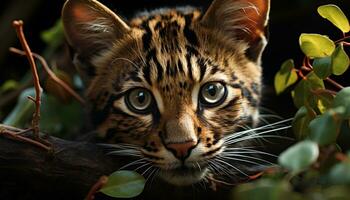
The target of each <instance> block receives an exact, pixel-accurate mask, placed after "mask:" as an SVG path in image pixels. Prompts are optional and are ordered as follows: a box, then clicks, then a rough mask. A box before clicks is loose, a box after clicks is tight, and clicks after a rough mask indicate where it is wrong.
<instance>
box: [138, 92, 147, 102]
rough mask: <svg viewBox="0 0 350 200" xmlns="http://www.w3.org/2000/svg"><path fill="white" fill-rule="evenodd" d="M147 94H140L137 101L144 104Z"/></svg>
mask: <svg viewBox="0 0 350 200" xmlns="http://www.w3.org/2000/svg"><path fill="white" fill-rule="evenodd" d="M145 99H146V97H145V93H143V92H139V94H138V96H137V100H138V102H139V103H140V104H142V103H143V102H145Z"/></svg>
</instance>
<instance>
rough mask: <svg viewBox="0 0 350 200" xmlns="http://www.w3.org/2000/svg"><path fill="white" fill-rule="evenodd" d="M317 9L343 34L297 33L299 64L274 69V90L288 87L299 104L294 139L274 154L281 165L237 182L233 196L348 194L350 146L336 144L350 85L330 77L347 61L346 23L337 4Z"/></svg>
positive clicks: (347, 119) (349, 118) (346, 122)
mask: <svg viewBox="0 0 350 200" xmlns="http://www.w3.org/2000/svg"><path fill="white" fill-rule="evenodd" d="M317 11H318V13H319V15H320V16H321V17H322V18H325V19H326V20H328V21H329V22H331V23H332V24H333V25H334V26H335V27H336V28H338V29H339V30H340V31H341V33H342V35H343V37H342V38H340V39H338V40H332V39H330V38H329V37H328V36H326V35H321V34H314V33H312V34H309V33H303V34H301V35H300V38H299V45H300V48H301V50H302V52H303V53H304V54H305V58H304V60H303V64H302V66H301V67H299V68H297V67H296V65H295V63H294V61H293V60H292V59H289V60H287V61H285V62H284V63H283V64H282V66H281V68H280V70H279V71H278V73H277V74H276V75H275V82H274V86H275V90H276V93H277V94H281V93H282V92H286V91H290V92H291V96H292V98H293V102H294V105H295V106H296V107H297V108H298V111H297V113H296V114H295V116H294V120H293V122H292V127H293V132H294V134H295V137H296V139H297V140H298V142H297V143H296V144H294V145H292V146H291V147H289V148H288V149H286V150H285V151H284V152H282V153H281V154H280V155H279V157H278V163H279V165H280V166H281V168H278V169H274V170H272V171H269V172H267V173H265V175H264V176H263V178H262V179H260V180H258V181H254V182H251V183H248V184H243V185H241V186H239V187H237V188H236V189H235V190H234V192H233V197H234V199H272V200H275V199H276V200H277V199H322V200H323V199H324V200H331V199H332V200H333V199H344V200H345V199H349V197H350V152H348V153H346V152H344V150H343V149H341V147H340V146H339V145H338V144H337V142H338V141H339V137H341V135H342V134H343V135H344V134H345V135H347V136H348V135H349V133H350V87H343V86H342V85H340V84H338V83H337V82H335V81H334V80H333V79H332V78H333V76H334V77H336V76H340V75H342V74H344V73H345V72H346V71H347V69H348V67H349V65H350V62H349V56H348V54H347V52H346V51H345V49H346V48H347V47H348V46H350V43H348V42H347V40H348V39H350V36H349V35H348V34H349V31H350V25H349V21H348V19H347V17H346V16H345V14H344V13H343V11H342V10H341V9H340V8H339V7H337V6H336V5H332V4H330V5H323V6H320V7H319V8H318V9H317ZM347 139H349V138H347ZM347 142H349V141H347Z"/></svg>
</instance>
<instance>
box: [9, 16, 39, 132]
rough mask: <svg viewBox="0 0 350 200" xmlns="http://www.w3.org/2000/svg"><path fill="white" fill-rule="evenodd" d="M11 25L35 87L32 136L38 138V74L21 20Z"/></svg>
mask: <svg viewBox="0 0 350 200" xmlns="http://www.w3.org/2000/svg"><path fill="white" fill-rule="evenodd" d="M12 25H13V26H14V28H15V29H16V33H17V36H18V39H19V41H20V42H21V45H22V48H23V49H24V51H25V53H26V55H27V58H28V61H29V64H30V67H31V70H32V75H33V81H34V88H35V99H34V103H35V112H34V114H33V120H32V127H33V134H34V138H35V139H39V121H40V104H41V87H40V82H39V75H38V71H37V68H36V65H35V61H34V58H33V55H32V52H31V50H30V47H29V45H28V43H27V40H26V38H25V36H24V33H23V21H22V20H15V21H13V22H12Z"/></svg>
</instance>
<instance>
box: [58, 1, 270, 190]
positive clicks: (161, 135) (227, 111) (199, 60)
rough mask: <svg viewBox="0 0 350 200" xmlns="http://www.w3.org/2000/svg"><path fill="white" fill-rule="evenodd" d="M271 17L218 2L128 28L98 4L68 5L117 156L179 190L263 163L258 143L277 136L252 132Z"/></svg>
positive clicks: (77, 52)
mask: <svg viewBox="0 0 350 200" xmlns="http://www.w3.org/2000/svg"><path fill="white" fill-rule="evenodd" d="M269 8H270V2H269V0H214V1H213V2H212V4H211V5H210V7H209V8H208V9H207V10H206V11H204V12H202V11H201V10H200V9H198V8H194V7H180V8H163V9H157V10H154V11H150V12H142V13H139V14H137V15H136V16H135V17H134V18H132V19H130V20H127V21H126V20H123V19H122V18H121V17H120V16H118V14H116V13H114V12H113V11H111V10H110V9H109V8H107V7H106V6H104V5H103V4H101V3H99V2H98V1H96V0H68V1H67V2H66V3H65V6H64V8H63V12H62V13H63V15H62V18H63V24H64V30H65V36H66V39H67V41H68V44H69V45H70V47H71V48H72V50H73V52H74V54H73V61H74V64H75V65H76V67H77V69H78V71H79V73H80V75H81V77H82V78H83V80H84V83H85V86H86V98H87V99H88V100H89V102H90V104H91V116H92V118H93V123H94V127H95V130H96V131H97V132H98V135H99V137H101V138H103V139H104V140H105V141H106V142H108V143H112V144H114V145H113V146H114V147H115V149H114V150H113V151H112V152H110V153H111V154H113V155H115V156H124V157H126V158H127V159H129V160H130V162H129V163H128V166H132V165H134V166H135V168H136V167H138V168H137V169H142V170H143V171H142V172H143V174H147V173H148V174H150V175H154V174H156V175H157V176H159V177H160V178H162V179H163V180H165V181H166V182H168V183H170V184H173V185H178V186H184V185H191V184H194V183H198V182H201V181H203V180H206V179H207V178H208V177H209V176H211V175H214V176H216V177H218V178H219V179H220V177H222V178H224V177H226V178H227V177H229V178H234V176H233V175H234V174H236V173H243V174H244V170H243V169H242V166H243V167H244V165H245V164H258V163H259V162H260V161H261V159H259V158H258V157H254V156H251V154H259V153H263V152H260V151H257V150H254V149H252V148H250V146H249V144H250V142H251V141H252V140H253V139H255V138H258V137H260V136H261V132H260V133H256V132H255V131H259V130H266V129H268V126H263V127H259V128H253V127H254V126H255V125H257V124H258V121H259V104H260V99H261V90H262V89H261V88H262V69H261V55H262V52H263V50H264V48H265V46H266V43H267V39H266V27H267V22H268V16H269ZM249 127H250V128H249ZM242 128H243V131H242ZM254 134H255V135H254ZM248 154H249V155H248Z"/></svg>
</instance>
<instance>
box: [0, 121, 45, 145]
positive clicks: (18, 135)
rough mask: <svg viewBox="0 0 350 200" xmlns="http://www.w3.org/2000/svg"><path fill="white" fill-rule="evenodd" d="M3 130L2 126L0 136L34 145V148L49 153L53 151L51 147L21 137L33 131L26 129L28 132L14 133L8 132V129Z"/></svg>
mask: <svg viewBox="0 0 350 200" xmlns="http://www.w3.org/2000/svg"><path fill="white" fill-rule="evenodd" d="M1 128H3V127H1V126H0V135H4V136H5V137H9V138H12V139H14V140H18V141H21V142H26V143H29V144H32V145H34V146H37V147H40V148H43V149H45V150H47V151H50V150H51V147H49V146H46V145H45V144H42V143H40V142H38V141H35V140H32V139H30V138H27V137H24V136H21V134H23V133H26V132H29V131H34V130H33V129H26V130H22V131H19V132H13V131H11V130H8V129H6V128H3V129H1Z"/></svg>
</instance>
